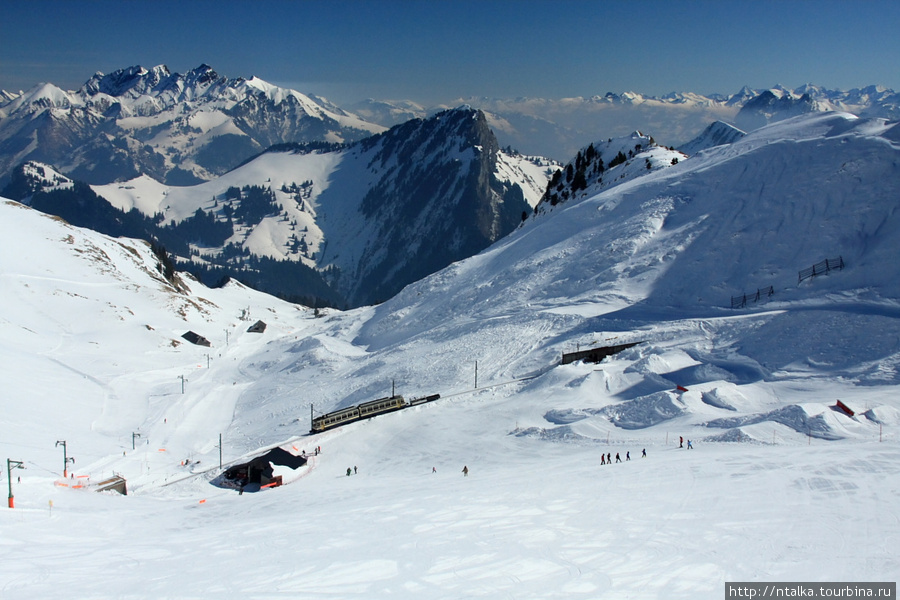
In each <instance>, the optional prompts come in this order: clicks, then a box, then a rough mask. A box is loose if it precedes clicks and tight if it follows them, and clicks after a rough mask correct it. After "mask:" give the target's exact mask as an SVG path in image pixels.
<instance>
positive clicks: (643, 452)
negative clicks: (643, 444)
mask: <svg viewBox="0 0 900 600" xmlns="http://www.w3.org/2000/svg"><path fill="white" fill-rule="evenodd" d="M641 458H647V449H646V448H644V449H643V450H641Z"/></svg>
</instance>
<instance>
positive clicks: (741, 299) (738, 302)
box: [731, 285, 775, 308]
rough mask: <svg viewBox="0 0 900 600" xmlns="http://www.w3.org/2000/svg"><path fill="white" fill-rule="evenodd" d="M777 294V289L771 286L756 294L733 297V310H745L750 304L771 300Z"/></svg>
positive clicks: (757, 291)
mask: <svg viewBox="0 0 900 600" xmlns="http://www.w3.org/2000/svg"><path fill="white" fill-rule="evenodd" d="M774 294H775V289H774V288H773V287H772V286H771V285H770V286H769V287H764V288H760V289H757V290H756V293H755V294H742V295H740V296H732V297H731V308H745V307H746V306H747V303H749V302H754V303H755V302H759V301H760V300H762V299H763V298H770V297H771V296H773V295H774Z"/></svg>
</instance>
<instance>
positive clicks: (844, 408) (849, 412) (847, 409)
mask: <svg viewBox="0 0 900 600" xmlns="http://www.w3.org/2000/svg"><path fill="white" fill-rule="evenodd" d="M836 406H837V407H838V408H839V409H841V410H842V411H844V412H845V413H846V414H847V416H848V417H852V416H853V415H855V414H856V413H855V412H853V411H852V410H850V407H849V406H847V405H846V404H844V403H843V402H841V401H840V400H838V401H837V404H836Z"/></svg>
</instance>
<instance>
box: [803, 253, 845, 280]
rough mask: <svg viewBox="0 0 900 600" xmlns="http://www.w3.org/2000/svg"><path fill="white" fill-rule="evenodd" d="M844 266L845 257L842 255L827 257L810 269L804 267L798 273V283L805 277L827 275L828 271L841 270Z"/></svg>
mask: <svg viewBox="0 0 900 600" xmlns="http://www.w3.org/2000/svg"><path fill="white" fill-rule="evenodd" d="M843 268H844V258H843V257H842V256H838V257H837V258H826V259H825V260H823V261H822V262H820V263H816V264H814V265H813V266H811V267H810V268H808V269H803V270H802V271H800V272H799V273H798V274H797V283H798V284H799V283H801V282H802V281H803V280H805V279H812V278H813V277H818V276H819V275H827V274H828V273H830V272H832V271H835V270H841V269H843Z"/></svg>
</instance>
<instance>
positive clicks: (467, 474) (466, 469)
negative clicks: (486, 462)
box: [462, 465, 469, 477]
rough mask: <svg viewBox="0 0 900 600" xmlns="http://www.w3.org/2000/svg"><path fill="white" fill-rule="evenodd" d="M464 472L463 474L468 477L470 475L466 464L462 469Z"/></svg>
mask: <svg viewBox="0 0 900 600" xmlns="http://www.w3.org/2000/svg"><path fill="white" fill-rule="evenodd" d="M462 474H463V477H468V476H469V467H467V466H465V465H464V466H463V470H462Z"/></svg>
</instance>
